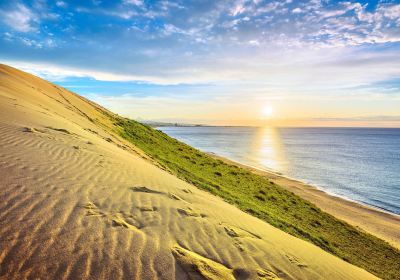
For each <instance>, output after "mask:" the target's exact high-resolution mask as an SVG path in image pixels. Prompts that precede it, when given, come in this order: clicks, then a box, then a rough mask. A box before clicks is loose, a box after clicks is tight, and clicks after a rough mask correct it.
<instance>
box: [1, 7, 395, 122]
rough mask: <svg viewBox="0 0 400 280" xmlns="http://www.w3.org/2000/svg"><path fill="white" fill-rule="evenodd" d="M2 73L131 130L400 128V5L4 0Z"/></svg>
mask: <svg viewBox="0 0 400 280" xmlns="http://www.w3.org/2000/svg"><path fill="white" fill-rule="evenodd" d="M0 62H1V63H4V64H8V65H11V66H14V67H17V68H19V69H22V70H24V71H27V72H30V73H33V74H35V75H39V76H40V77H43V78H45V79H47V80H50V81H52V82H54V83H56V84H58V85H61V86H64V87H66V88H68V89H70V90H72V91H74V92H77V93H79V94H82V95H84V96H85V97H88V98H90V99H92V100H94V101H95V102H98V103H100V104H101V105H103V106H105V107H106V108H108V109H110V110H112V111H114V112H116V113H118V114H120V115H123V116H126V117H130V118H134V119H139V120H153V121H164V122H184V123H199V124H213V125H257V126H264V125H265V126H267V125H271V126H389V127H392V126H396V127H400V0H396V1H390V0H382V1H329V0H304V1H295V0H283V1H263V0H236V1H217V0H210V1H209V0H202V1H168V0H161V1H146V0H120V1H105V0H88V1H61V0H60V1H49V0H36V1H22V0H20V1H18V0H17V1H5V0H0Z"/></svg>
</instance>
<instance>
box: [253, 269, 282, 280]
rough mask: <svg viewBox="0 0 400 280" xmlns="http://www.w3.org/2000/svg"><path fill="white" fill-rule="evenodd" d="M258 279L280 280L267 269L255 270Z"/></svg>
mask: <svg viewBox="0 0 400 280" xmlns="http://www.w3.org/2000/svg"><path fill="white" fill-rule="evenodd" d="M257 276H258V279H260V280H261V279H263V280H264V279H266V280H278V279H280V278H279V277H278V276H277V275H276V274H275V273H274V272H273V271H271V270H269V269H257Z"/></svg>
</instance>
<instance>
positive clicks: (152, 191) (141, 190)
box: [130, 187, 165, 194]
mask: <svg viewBox="0 0 400 280" xmlns="http://www.w3.org/2000/svg"><path fill="white" fill-rule="evenodd" d="M130 190H131V191H133V192H143V193H155V194H165V193H163V192H160V191H155V190H152V189H149V188H148V187H132V188H130Z"/></svg>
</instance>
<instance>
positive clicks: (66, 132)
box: [46, 126, 71, 134]
mask: <svg viewBox="0 0 400 280" xmlns="http://www.w3.org/2000/svg"><path fill="white" fill-rule="evenodd" d="M46 128H48V129H52V130H55V131H59V132H62V133H65V134H71V132H69V131H68V130H66V129H65V128H55V127H51V126H46Z"/></svg>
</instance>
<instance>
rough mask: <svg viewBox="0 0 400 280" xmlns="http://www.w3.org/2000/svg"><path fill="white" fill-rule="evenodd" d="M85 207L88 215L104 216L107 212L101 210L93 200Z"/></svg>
mask: <svg viewBox="0 0 400 280" xmlns="http://www.w3.org/2000/svg"><path fill="white" fill-rule="evenodd" d="M84 208H85V209H86V210H87V211H86V216H97V217H103V216H104V215H105V214H104V213H103V212H101V211H100V210H99V209H98V208H97V206H96V205H95V204H94V203H92V202H88V203H87V204H86V205H85V206H84Z"/></svg>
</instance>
